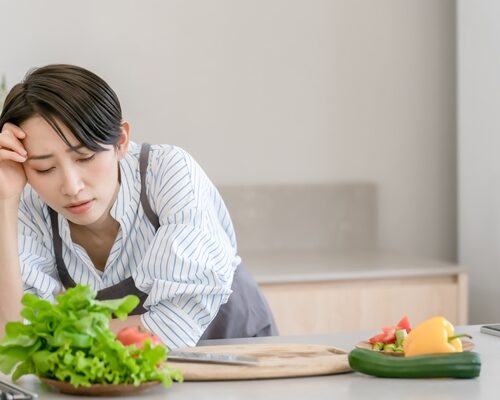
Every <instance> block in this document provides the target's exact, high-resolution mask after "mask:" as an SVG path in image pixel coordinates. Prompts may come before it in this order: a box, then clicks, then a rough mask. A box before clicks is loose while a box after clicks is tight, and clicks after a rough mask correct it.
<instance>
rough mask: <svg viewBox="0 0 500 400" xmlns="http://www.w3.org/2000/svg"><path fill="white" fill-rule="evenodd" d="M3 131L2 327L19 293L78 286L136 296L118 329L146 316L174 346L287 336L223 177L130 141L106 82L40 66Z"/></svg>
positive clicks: (5, 115)
mask: <svg viewBox="0 0 500 400" xmlns="http://www.w3.org/2000/svg"><path fill="white" fill-rule="evenodd" d="M0 129H1V132H0V265H1V268H2V275H1V281H0V328H1V329H3V328H4V326H5V323H6V322H7V321H9V320H13V319H19V318H20V317H19V311H20V308H21V304H20V299H21V297H22V294H23V291H25V292H31V293H35V294H37V295H38V296H39V297H42V298H46V299H49V300H52V299H53V298H54V296H55V295H57V294H58V293H60V292H61V291H63V290H64V289H65V288H68V287H72V286H74V285H75V284H76V283H82V284H86V285H90V286H91V287H92V288H93V289H94V290H95V291H97V292H98V298H101V299H107V298H118V297H123V296H124V295H126V294H136V295H138V296H139V297H140V299H141V303H140V304H139V306H138V307H137V308H136V310H134V315H132V316H130V317H129V318H128V319H127V320H126V321H119V320H113V321H112V323H111V329H112V330H114V331H115V332H116V331H119V330H120V329H122V328H124V327H126V326H136V325H139V326H142V327H144V328H145V329H147V330H149V331H151V332H152V333H154V334H155V335H157V336H158V337H159V338H160V339H161V340H162V341H163V342H164V343H165V344H167V345H168V346H169V347H170V348H176V347H183V346H194V345H196V343H197V342H198V340H199V339H200V338H201V339H211V338H226V337H245V336H265V335H275V334H277V331H276V327H275V324H274V321H273V318H272V315H271V313H270V311H269V308H268V306H267V304H266V302H265V300H264V299H263V297H262V295H261V294H260V292H259V290H258V288H257V286H256V284H255V282H254V281H253V280H252V279H251V277H250V275H249V274H248V273H247V272H246V270H245V269H244V267H243V266H242V265H240V262H241V259H240V257H239V256H238V254H237V251H236V239H235V234H234V231H233V226H232V223H231V220H230V217H229V214H228V212H227V209H226V207H225V205H224V203H223V201H222V199H221V198H220V196H219V193H218V192H217V190H216V189H215V187H214V186H213V184H212V183H211V182H210V180H209V179H208V178H207V176H206V175H205V174H204V172H203V170H202V169H201V168H200V167H199V165H198V164H197V163H196V162H195V161H194V160H193V159H192V158H191V157H190V155H189V154H188V153H186V152H185V151H183V150H182V149H180V148H177V147H175V146H168V145H156V146H155V145H153V146H151V147H150V148H149V146H148V145H143V146H138V145H136V144H135V143H133V142H131V141H130V140H129V125H128V123H127V122H125V121H124V120H123V119H122V115H121V108H120V103H119V101H118V98H117V96H116V94H115V93H114V91H113V90H112V89H111V88H110V87H109V86H108V84H107V83H106V82H104V81H103V80H102V79H101V78H99V77H98V76H96V75H95V74H93V73H92V72H90V71H88V70H85V69H83V68H80V67H77V66H71V65H48V66H46V67H43V68H39V69H36V70H34V71H31V72H30V73H29V74H28V75H27V76H26V77H25V79H24V81H23V82H22V83H19V84H18V85H16V86H14V87H13V88H12V90H11V91H10V93H9V94H8V96H7V98H6V100H5V104H4V108H3V110H2V114H1V115H0ZM26 183H28V185H26Z"/></svg>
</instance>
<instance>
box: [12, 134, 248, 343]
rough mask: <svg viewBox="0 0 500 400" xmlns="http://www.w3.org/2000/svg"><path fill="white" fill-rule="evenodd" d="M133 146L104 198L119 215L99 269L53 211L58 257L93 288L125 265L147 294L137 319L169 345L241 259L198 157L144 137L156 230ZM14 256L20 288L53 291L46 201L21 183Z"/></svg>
mask: <svg viewBox="0 0 500 400" xmlns="http://www.w3.org/2000/svg"><path fill="white" fill-rule="evenodd" d="M139 152H140V146H138V145H137V144H135V143H131V144H130V148H129V151H128V153H127V155H126V156H125V157H124V159H123V160H121V161H120V174H121V185H120V189H119V192H118V195H117V198H116V201H115V203H114V205H113V207H112V208H111V215H112V217H113V218H114V219H115V220H116V221H118V222H119V223H120V230H119V232H118V235H117V237H116V239H115V242H114V244H113V247H112V248H111V252H110V254H109V257H108V260H107V262H106V266H105V269H104V272H101V271H99V270H98V269H96V268H95V267H94V265H93V263H92V261H91V260H90V258H89V256H88V254H87V252H86V251H85V249H84V248H83V247H81V246H80V245H78V244H76V243H73V242H72V240H71V234H70V230H69V225H68V221H67V220H66V219H65V218H64V217H62V216H61V215H59V221H58V222H59V232H60V235H61V238H62V242H63V250H62V253H63V259H64V262H65V264H66V268H67V269H68V272H69V274H70V275H71V276H72V278H73V280H74V281H75V282H76V283H82V284H85V285H89V286H90V287H92V288H93V289H94V290H96V291H98V290H101V289H104V288H106V287H109V286H112V285H115V284H117V283H118V282H120V281H123V280H125V279H126V278H128V277H129V276H130V275H132V277H133V279H134V281H135V284H136V286H137V288H138V289H140V290H141V291H143V292H144V293H146V294H148V297H147V299H146V301H145V303H144V307H145V308H146V309H147V312H146V313H145V314H143V315H142V316H141V321H142V323H143V324H144V325H145V326H146V327H147V328H148V329H149V330H151V331H152V332H153V333H154V334H156V335H157V336H159V337H160V339H162V341H163V342H164V343H165V344H167V345H168V346H169V347H170V348H177V347H183V346H194V345H195V344H196V342H197V341H198V339H199V338H200V336H201V335H202V333H203V331H204V330H205V329H206V327H207V326H208V324H209V323H210V322H211V321H212V319H213V318H214V317H215V315H216V314H217V312H218V310H219V307H220V306H221V305H222V304H224V303H226V302H227V300H228V298H229V295H230V293H231V283H232V280H233V275H234V271H235V269H236V267H237V266H238V265H239V264H240V262H241V259H240V257H239V256H238V255H237V250H236V238H235V233H234V229H233V225H232V222H231V219H230V217H229V214H228V211H227V209H226V207H225V205H224V202H223V201H222V198H221V197H220V195H219V193H218V192H217V190H216V188H215V187H214V185H213V184H212V183H211V182H210V180H209V179H208V177H207V176H206V175H205V173H204V172H203V170H202V169H201V167H200V166H199V165H198V164H197V163H196V161H194V160H193V158H192V157H191V156H190V155H189V154H188V153H187V152H186V151H184V150H182V149H180V148H178V147H175V146H170V145H152V146H151V150H150V157H149V165H148V171H147V177H146V188H147V194H148V199H149V202H150V204H151V208H152V209H153V211H154V212H155V214H156V215H157V216H158V218H159V222H160V228H159V229H158V231H156V232H155V231H154V228H153V226H152V225H151V223H150V222H149V220H148V218H147V216H146V214H145V213H144V211H143V209H142V206H141V205H140V190H141V184H140V176H139ZM19 258H20V263H21V272H22V277H23V282H24V289H25V291H27V292H31V293H35V294H36V295H38V296H39V297H41V298H44V299H48V300H51V301H53V299H54V296H55V295H56V294H58V293H59V292H61V291H62V290H63V286H62V284H61V282H60V280H59V277H58V274H57V270H56V263H55V255H54V246H53V240H52V229H51V224H50V217H49V212H48V208H47V205H46V204H45V203H44V202H43V201H42V200H41V199H40V197H39V196H38V194H37V193H36V192H35V191H34V190H33V189H32V188H31V187H30V186H29V185H27V186H26V188H25V190H24V192H23V195H22V199H21V203H20V207H19Z"/></svg>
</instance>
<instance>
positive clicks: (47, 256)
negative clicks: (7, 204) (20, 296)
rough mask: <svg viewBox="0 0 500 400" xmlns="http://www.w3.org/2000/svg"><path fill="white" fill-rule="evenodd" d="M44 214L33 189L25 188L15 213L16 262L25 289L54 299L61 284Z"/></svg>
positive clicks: (44, 297) (43, 297)
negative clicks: (16, 235) (16, 215)
mask: <svg viewBox="0 0 500 400" xmlns="http://www.w3.org/2000/svg"><path fill="white" fill-rule="evenodd" d="M45 211H47V210H45ZM43 214H44V210H43V208H42V207H41V203H40V202H38V201H37V199H36V198H35V195H34V193H33V191H31V190H25V192H24V194H23V197H22V199H21V202H20V204H19V213H18V246H19V263H20V267H21V276H22V279H23V285H24V291H25V292H29V293H33V294H36V295H37V296H38V297H40V298H42V299H46V300H49V301H53V300H54V296H55V294H57V293H59V292H60V291H61V290H62V285H61V282H60V281H59V279H58V277H57V273H56V268H55V256H54V252H53V249H52V244H51V243H52V242H51V240H52V236H51V232H50V231H49V230H48V229H47V222H46V219H45V218H44V215H43Z"/></svg>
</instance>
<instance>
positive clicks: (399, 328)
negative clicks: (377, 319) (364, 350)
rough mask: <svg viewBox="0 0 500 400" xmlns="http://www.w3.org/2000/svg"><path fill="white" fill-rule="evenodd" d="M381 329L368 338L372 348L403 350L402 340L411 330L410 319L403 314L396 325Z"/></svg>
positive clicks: (391, 350)
mask: <svg viewBox="0 0 500 400" xmlns="http://www.w3.org/2000/svg"><path fill="white" fill-rule="evenodd" d="M382 331H383V332H382V333H379V334H378V335H375V336H373V337H371V338H370V339H369V342H370V343H371V344H372V350H376V351H390V352H398V353H400V352H403V341H404V340H405V338H406V335H407V334H408V333H409V332H411V326H410V321H409V319H408V317H407V316H406V315H405V316H404V317H403V318H401V320H400V321H399V322H398V323H397V324H396V325H394V326H384V327H383V328H382ZM398 332H399V333H398Z"/></svg>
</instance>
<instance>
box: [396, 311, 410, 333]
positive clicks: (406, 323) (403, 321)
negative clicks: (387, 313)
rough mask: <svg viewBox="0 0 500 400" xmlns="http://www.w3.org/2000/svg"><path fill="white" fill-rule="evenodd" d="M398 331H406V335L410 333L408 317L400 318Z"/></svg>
mask: <svg viewBox="0 0 500 400" xmlns="http://www.w3.org/2000/svg"><path fill="white" fill-rule="evenodd" d="M397 326H398V327H399V328H400V329H406V333H410V331H411V325H410V320H409V319H408V316H406V315H405V316H404V317H403V318H401V320H400V321H399V322H398V325H397Z"/></svg>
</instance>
